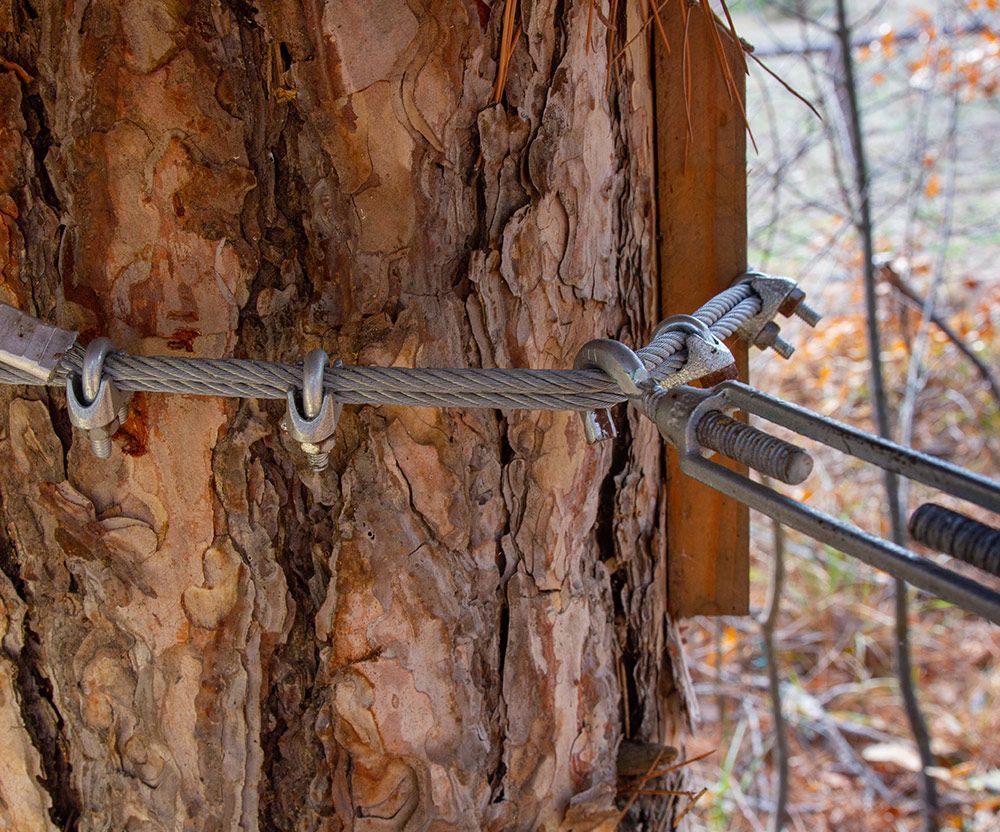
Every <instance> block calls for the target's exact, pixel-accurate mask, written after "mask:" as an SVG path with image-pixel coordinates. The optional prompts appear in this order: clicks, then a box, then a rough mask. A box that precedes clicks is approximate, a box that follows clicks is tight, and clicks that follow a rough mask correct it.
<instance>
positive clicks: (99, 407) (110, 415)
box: [66, 338, 131, 459]
mask: <svg viewBox="0 0 1000 832" xmlns="http://www.w3.org/2000/svg"><path fill="white" fill-rule="evenodd" d="M114 351H115V346H114V344H112V343H111V341H110V340H109V339H107V338H95V339H94V340H93V341H91V342H90V344H89V345H88V346H87V352H86V354H85V355H84V357H83V372H81V373H79V374H77V373H71V374H70V375H69V376H67V377H66V401H67V404H68V405H69V420H70V423H71V424H72V425H73V427H75V428H79V429H80V430H85V431H86V432H87V436H88V438H89V439H90V447H91V449H92V450H93V452H94V456H96V457H97V458H98V459H107V458H108V457H109V456H111V437H112V436H114V434H115V432H116V431H117V430H118V428H120V427H121V425H122V423H123V422H124V421H125V420H126V419H128V403H129V400H130V399H131V395H129V394H126V393H123V392H122V391H121V390H119V389H118V388H117V387H116V386H115V383H114V382H113V381H112V380H111V379H110V378H108V377H107V376H105V375H104V360H105V359H106V358H107V357H108V355H109V354H111V353H112V352H114Z"/></svg>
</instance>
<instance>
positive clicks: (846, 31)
mask: <svg viewBox="0 0 1000 832" xmlns="http://www.w3.org/2000/svg"><path fill="white" fill-rule="evenodd" d="M836 5H837V40H838V42H839V44H840V55H839V57H840V62H841V69H842V71H843V86H844V93H845V99H846V105H847V106H846V107H845V108H844V109H845V112H844V116H845V121H846V122H847V128H848V134H849V137H850V142H851V148H852V151H853V153H852V155H853V157H854V158H853V161H854V174H855V184H856V188H857V197H858V199H859V203H860V204H859V211H858V223H857V230H858V234H859V236H860V237H861V242H862V246H863V248H864V276H865V308H866V313H867V321H866V332H867V337H868V352H869V359H870V363H871V383H872V396H871V398H872V407H873V408H874V411H875V422H876V426H877V429H878V432H879V434H880V435H881V436H883V437H885V438H887V439H889V438H891V437H892V431H891V427H890V424H889V405H888V401H887V399H886V393H885V378H884V375H883V372H882V357H881V349H882V347H881V336H880V332H879V322H878V298H877V296H876V286H875V233H874V224H873V222H872V211H871V193H870V185H871V183H870V180H869V173H868V165H867V161H866V157H865V142H864V134H863V132H862V128H861V107H860V105H859V102H858V87H857V82H856V80H855V74H854V56H853V54H852V41H851V28H850V26H849V24H848V20H847V2H846V0H837V4H836ZM885 491H886V497H887V500H888V503H889V517H890V522H891V526H892V539H893V540H894V541H895V542H896V543H898V544H903V543H904V542H905V538H904V535H905V529H904V526H903V517H902V512H901V510H900V509H901V506H900V504H899V478H898V477H897V476H896V474H894V473H893V472H891V471H886V472H885ZM895 596H896V598H895V600H896V672H897V674H898V676H899V687H900V692H901V694H902V697H903V702H904V704H905V707H906V716H907V719H908V720H909V723H910V730H911V732H912V733H913V738H914V740H915V742H916V745H917V750H918V752H919V754H920V763H921V771H920V790H921V796H922V798H923V817H924V829H925V832H936V830H937V828H938V827H937V813H938V800H937V787H936V785H935V783H934V779H933V778H932V777H931V776H930V773H929V772H928V769H929V768H930V767H931V766H933V764H934V757H933V755H932V753H931V748H930V737H929V735H928V733H927V725H926V724H925V722H924V718H923V714H922V713H921V712H920V704H919V702H918V701H917V694H916V690H915V689H914V685H913V669H912V660H911V657H910V637H909V623H908V618H909V597H908V589H907V586H906V583H905V582H904V581H901V580H899V579H896V580H895Z"/></svg>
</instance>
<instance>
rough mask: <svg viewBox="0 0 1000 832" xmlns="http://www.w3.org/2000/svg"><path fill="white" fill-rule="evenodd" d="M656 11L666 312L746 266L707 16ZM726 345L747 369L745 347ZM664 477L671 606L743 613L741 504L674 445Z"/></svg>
mask: <svg viewBox="0 0 1000 832" xmlns="http://www.w3.org/2000/svg"><path fill="white" fill-rule="evenodd" d="M664 15H665V17H664V29H665V31H666V33H667V38H668V43H669V45H670V49H669V51H668V50H667V49H665V48H664V46H663V44H662V42H660V41H659V39H658V40H657V54H656V109H657V112H656V115H657V120H656V124H657V127H656V134H657V139H656V141H657V178H658V197H659V206H658V210H659V232H660V234H659V237H660V239H659V246H660V249H659V262H660V280H661V286H662V295H661V308H662V311H663V313H664V315H668V314H674V313H677V312H690V311H691V310H692V309H695V308H696V307H698V306H700V305H701V304H702V303H704V302H705V301H706V300H707V299H708V298H710V297H711V296H712V295H714V294H716V293H717V292H718V291H719V290H720V289H722V288H724V287H726V286H728V285H729V283H730V282H731V281H732V280H733V278H734V277H736V276H737V275H738V274H740V273H741V272H742V271H743V270H744V269H745V268H746V256H747V237H746V131H745V125H744V122H743V116H742V114H741V111H740V106H739V101H738V99H737V98H736V97H735V96H734V95H732V94H731V92H730V89H729V88H728V87H727V84H726V80H725V76H724V74H723V72H722V69H721V66H720V62H719V59H718V56H717V53H716V50H715V47H714V45H713V34H712V26H714V25H715V24H714V22H713V21H711V20H709V18H708V17H707V16H706V15H704V14H703V13H702V11H701V9H700V7H689V6H687V5H686V4H684V3H673V4H670V6H669V7H668V9H667V10H665V12H664ZM685 32H686V33H687V41H686V45H685ZM722 41H723V44H724V46H725V48H726V50H727V51H728V53H729V61H730V66H732V67H733V68H734V70H735V71H734V75H735V76H736V83H737V86H738V88H739V94H740V95H741V96H743V95H744V94H745V84H744V81H745V76H744V75H743V73H742V72H741V71H740V67H741V63H740V55H739V47H738V45H737V44H736V43H735V42H734V41H733V40H732V39H731V38H730V37H728V36H727V35H726V34H725V33H724V32H723V33H722ZM685 56H687V57H686V59H685ZM686 102H687V103H686ZM731 346H733V347H734V350H733V351H734V353H735V354H736V356H737V362H738V364H739V367H740V372H741V376H742V377H744V378H745V375H746V369H747V368H746V351H745V350H744V349H743V348H742V347H740V348H736V347H735V345H731ZM667 476H668V494H667V497H668V509H667V512H668V513H667V526H668V533H667V546H668V559H669V564H668V575H669V595H670V601H669V603H670V609H671V612H672V613H673V614H674V615H675V616H692V615H742V614H746V613H747V611H748V606H749V516H748V514H749V513H748V511H747V509H746V508H745V507H744V506H742V505H740V504H739V503H737V502H735V501H733V500H728V499H724V498H723V497H721V496H720V495H719V494H717V493H716V492H714V491H712V490H710V489H708V488H706V487H704V486H702V485H700V484H699V483H697V482H695V481H693V480H691V479H689V478H688V477H685V476H684V475H683V474H681V472H680V469H679V468H678V465H677V458H676V454H674V453H673V451H670V453H669V460H668V471H667Z"/></svg>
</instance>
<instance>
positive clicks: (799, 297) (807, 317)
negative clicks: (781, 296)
mask: <svg viewBox="0 0 1000 832" xmlns="http://www.w3.org/2000/svg"><path fill="white" fill-rule="evenodd" d="M780 311H781V314H782V315H786V316H787V315H795V316H796V317H799V318H801V319H802V320H803V321H805V322H806V323H807V324H808V325H809V326H816V324H818V323H819V322H820V320H821V319H822V318H823V316H822V315H821V314H820V313H819V312H817V311H816V310H815V309H814V308H813V307H811V306H810V305H809V304H808V303H806V293H805V292H803V291H802V290H801V289H799V288H798V287H796V288H795V289H793V290H792V291H791V292H790V293H789V295H788V297H787V298H785V302H784V303H783V304H781V309H780Z"/></svg>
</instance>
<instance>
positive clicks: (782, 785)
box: [758, 521, 788, 832]
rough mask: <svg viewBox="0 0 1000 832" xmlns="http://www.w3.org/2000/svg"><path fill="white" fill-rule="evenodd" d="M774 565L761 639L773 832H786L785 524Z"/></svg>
mask: <svg viewBox="0 0 1000 832" xmlns="http://www.w3.org/2000/svg"><path fill="white" fill-rule="evenodd" d="M771 528H772V532H773V536H774V551H773V552H772V556H773V558H774V565H773V566H772V570H771V584H770V586H769V588H768V591H767V606H766V607H765V608H764V614H763V615H762V616H760V617H759V618H758V623H759V624H760V634H761V639H762V640H763V642H764V660H765V661H766V663H767V685H768V690H769V691H770V694H771V718H772V720H773V721H774V731H773V733H774V752H775V761H774V768H775V770H776V772H777V783H776V784H775V792H776V797H775V799H774V814H773V815H772V816H771V829H772V830H773V832H782V830H784V828H785V823H786V821H787V820H788V732H787V728H786V726H785V714H784V711H783V710H782V707H781V676H780V674H779V672H778V648H777V644H776V643H775V629H776V628H777V625H778V616H779V614H780V612H781V594H782V591H783V590H784V586H785V532H784V529H783V528H782V526H781V523H779V522H777V521H773V523H772V525H771Z"/></svg>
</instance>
